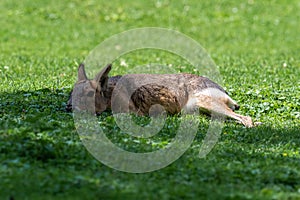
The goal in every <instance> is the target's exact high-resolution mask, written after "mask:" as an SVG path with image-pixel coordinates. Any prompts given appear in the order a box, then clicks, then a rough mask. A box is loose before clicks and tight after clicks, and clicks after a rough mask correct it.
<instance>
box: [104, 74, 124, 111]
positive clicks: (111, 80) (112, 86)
mask: <svg viewBox="0 0 300 200" xmlns="http://www.w3.org/2000/svg"><path fill="white" fill-rule="evenodd" d="M121 78H122V76H120V75H118V76H112V77H109V78H108V84H107V92H106V94H105V96H106V97H107V98H108V99H109V105H108V107H109V108H111V101H110V100H111V96H112V92H113V90H114V89H115V87H116V85H117V82H118V81H119V80H120V79H121Z"/></svg>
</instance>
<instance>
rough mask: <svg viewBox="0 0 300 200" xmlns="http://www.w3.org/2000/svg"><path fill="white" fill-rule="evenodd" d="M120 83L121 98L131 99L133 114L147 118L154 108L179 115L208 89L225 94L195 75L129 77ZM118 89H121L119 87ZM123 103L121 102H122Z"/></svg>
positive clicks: (133, 75)
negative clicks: (188, 103)
mask: <svg viewBox="0 0 300 200" xmlns="http://www.w3.org/2000/svg"><path fill="white" fill-rule="evenodd" d="M118 83H120V84H121V85H122V86H123V87H124V86H125V88H126V91H124V88H123V90H120V91H118V92H119V93H121V96H122V97H121V96H119V97H121V98H123V99H124V97H125V96H124V95H126V97H125V99H130V100H131V101H132V102H131V103H132V105H133V107H134V111H135V112H138V113H140V114H148V113H149V109H150V107H151V106H152V105H155V104H159V105H161V106H163V107H164V108H165V109H166V111H167V112H168V113H169V114H176V113H179V112H180V111H181V109H182V108H183V107H184V106H185V105H186V103H187V102H188V100H189V98H190V97H191V96H193V95H194V94H197V93H199V92H200V91H202V90H204V89H206V88H215V89H218V90H219V91H221V92H224V93H226V92H225V90H224V89H223V88H222V87H220V86H219V85H218V84H216V83H215V82H213V81H211V80H209V79H208V78H206V77H203V76H197V75H194V74H128V75H125V76H123V77H122V78H121V79H120V80H119V81H118ZM117 88H118V87H117ZM119 103H120V102H119Z"/></svg>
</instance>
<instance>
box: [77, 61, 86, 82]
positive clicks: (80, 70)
mask: <svg viewBox="0 0 300 200" xmlns="http://www.w3.org/2000/svg"><path fill="white" fill-rule="evenodd" d="M85 80H87V77H86V74H85V70H84V64H82V63H81V64H80V65H79V67H78V78H77V81H85Z"/></svg>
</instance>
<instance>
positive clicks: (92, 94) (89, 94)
mask: <svg viewBox="0 0 300 200" xmlns="http://www.w3.org/2000/svg"><path fill="white" fill-rule="evenodd" d="M86 96H88V97H92V96H94V91H89V92H88V93H87V94H86Z"/></svg>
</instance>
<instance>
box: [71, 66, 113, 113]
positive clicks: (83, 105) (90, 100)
mask: <svg viewBox="0 0 300 200" xmlns="http://www.w3.org/2000/svg"><path fill="white" fill-rule="evenodd" d="M110 70H111V64H109V65H107V66H106V67H105V68H104V69H103V70H101V72H99V73H98V74H97V75H96V77H95V78H94V79H92V80H89V79H88V78H87V76H86V73H85V69H84V65H83V64H80V66H79V68H78V78H77V82H76V83H75V85H74V88H73V90H72V91H71V94H70V98H69V100H68V102H67V105H66V110H67V111H71V110H72V109H75V110H78V111H83V110H86V111H89V112H95V113H96V114H100V113H101V112H103V111H104V110H106V108H107V105H108V103H109V97H107V95H106V91H107V84H108V73H109V71H110Z"/></svg>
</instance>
